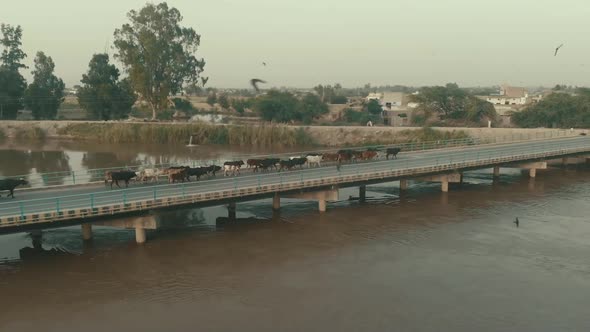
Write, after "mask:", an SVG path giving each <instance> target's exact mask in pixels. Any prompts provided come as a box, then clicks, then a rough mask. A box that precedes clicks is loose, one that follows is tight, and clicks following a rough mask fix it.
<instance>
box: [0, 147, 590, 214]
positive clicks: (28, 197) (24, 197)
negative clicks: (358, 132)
mask: <svg viewBox="0 0 590 332" xmlns="http://www.w3.org/2000/svg"><path fill="white" fill-rule="evenodd" d="M574 149H577V152H579V150H580V149H583V150H585V151H587V152H590V137H585V136H580V137H575V138H562V139H556V140H542V141H529V142H519V143H512V144H501V145H500V144H495V145H481V146H476V147H470V148H453V149H441V150H428V151H424V152H413V153H407V154H403V153H402V154H400V155H399V157H398V159H391V160H379V161H372V162H363V163H348V164H342V167H340V170H338V169H337V167H336V166H334V165H331V166H322V167H318V168H307V167H304V168H303V169H300V170H292V171H283V172H276V171H273V172H268V173H253V174H248V175H241V176H235V177H233V176H232V177H223V176H222V175H218V177H217V178H211V179H209V180H202V181H198V182H197V181H192V182H187V183H184V184H182V183H179V184H168V183H165V184H139V183H137V184H133V185H131V186H130V187H129V188H128V189H113V190H111V189H110V188H108V187H106V188H105V187H104V186H103V185H85V186H79V187H78V186H73V187H68V188H60V189H57V188H48V189H40V190H25V191H18V192H16V193H15V196H16V198H15V199H10V198H6V196H5V195H3V196H4V197H3V198H0V217H6V216H19V215H25V214H31V213H41V212H48V211H56V210H57V211H60V210H66V209H77V208H90V207H100V206H105V205H113V204H123V203H130V202H134V201H142V200H150V199H154V198H158V199H159V198H165V197H170V196H179V195H190V194H195V193H207V192H219V191H223V190H232V189H240V188H246V187H256V186H264V185H272V184H283V183H289V182H297V181H301V182H303V181H304V180H313V179H322V178H328V177H335V176H347V175H358V174H366V173H373V172H375V173H376V172H382V171H391V170H399V169H413V168H416V169H419V168H421V167H429V166H434V165H436V166H438V165H447V164H453V163H457V162H465V161H481V160H493V159H497V158H502V157H510V156H519V155H527V154H529V155H530V154H533V153H543V152H561V151H563V155H564V156H565V155H567V154H568V150H570V151H572V150H574ZM523 161H526V160H523ZM491 165H492V164H490V166H488V167H491ZM482 168H483V167H482ZM115 188H116V186H115ZM3 194H4V193H3Z"/></svg>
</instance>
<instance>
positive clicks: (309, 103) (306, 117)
mask: <svg viewBox="0 0 590 332" xmlns="http://www.w3.org/2000/svg"><path fill="white" fill-rule="evenodd" d="M297 111H298V113H299V114H298V117H299V119H300V120H301V121H303V123H305V124H311V123H312V122H313V120H314V119H317V118H319V117H320V116H322V115H324V114H327V113H328V112H329V109H328V105H326V103H324V102H322V100H321V99H320V97H319V96H316V95H314V94H313V93H308V94H306V95H305V96H304V97H303V98H302V99H301V100H300V101H299V105H298V109H297Z"/></svg>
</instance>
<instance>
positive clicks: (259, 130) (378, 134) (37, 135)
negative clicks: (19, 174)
mask: <svg viewBox="0 0 590 332" xmlns="http://www.w3.org/2000/svg"><path fill="white" fill-rule="evenodd" d="M580 132H586V130H581V129H575V130H573V131H571V132H570V131H569V130H568V131H567V134H568V135H572V134H573V135H576V134H579V133H580ZM558 133H561V135H565V133H566V131H564V130H560V129H547V128H538V129H522V128H447V127H440V128H428V129H424V128H418V127H360V126H350V127H342V126H287V125H277V124H268V125H213V124H208V123H170V122H166V123H145V122H100V121H2V122H0V137H8V138H18V139H27V140H43V139H46V138H47V139H69V140H88V141H97V142H108V143H160V144H162V143H164V144H188V143H189V140H190V137H191V136H192V143H193V144H225V145H237V146H255V147H270V146H284V147H292V146H310V145H316V146H359V145H370V144H394V143H403V142H422V141H433V140H444V139H461V138H468V137H471V138H482V139H491V138H506V137H514V138H517V139H518V137H520V138H521V139H527V138H535V137H538V136H549V135H555V136H557V134H558Z"/></svg>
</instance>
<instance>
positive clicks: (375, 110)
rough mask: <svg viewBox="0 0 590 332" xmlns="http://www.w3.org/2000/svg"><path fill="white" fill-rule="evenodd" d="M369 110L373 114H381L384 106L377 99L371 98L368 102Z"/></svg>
mask: <svg viewBox="0 0 590 332" xmlns="http://www.w3.org/2000/svg"><path fill="white" fill-rule="evenodd" d="M367 112H369V114H371V115H380V114H381V113H382V112H383V108H382V107H381V105H380V104H379V101H378V100H377V99H371V100H369V103H368V104H367Z"/></svg>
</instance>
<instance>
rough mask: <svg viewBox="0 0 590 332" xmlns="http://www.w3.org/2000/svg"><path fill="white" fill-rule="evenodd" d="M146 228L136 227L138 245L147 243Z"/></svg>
mask: <svg viewBox="0 0 590 332" xmlns="http://www.w3.org/2000/svg"><path fill="white" fill-rule="evenodd" d="M145 239H146V236H145V228H143V227H141V226H136V227H135V242H137V243H140V244H141V243H145Z"/></svg>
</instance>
